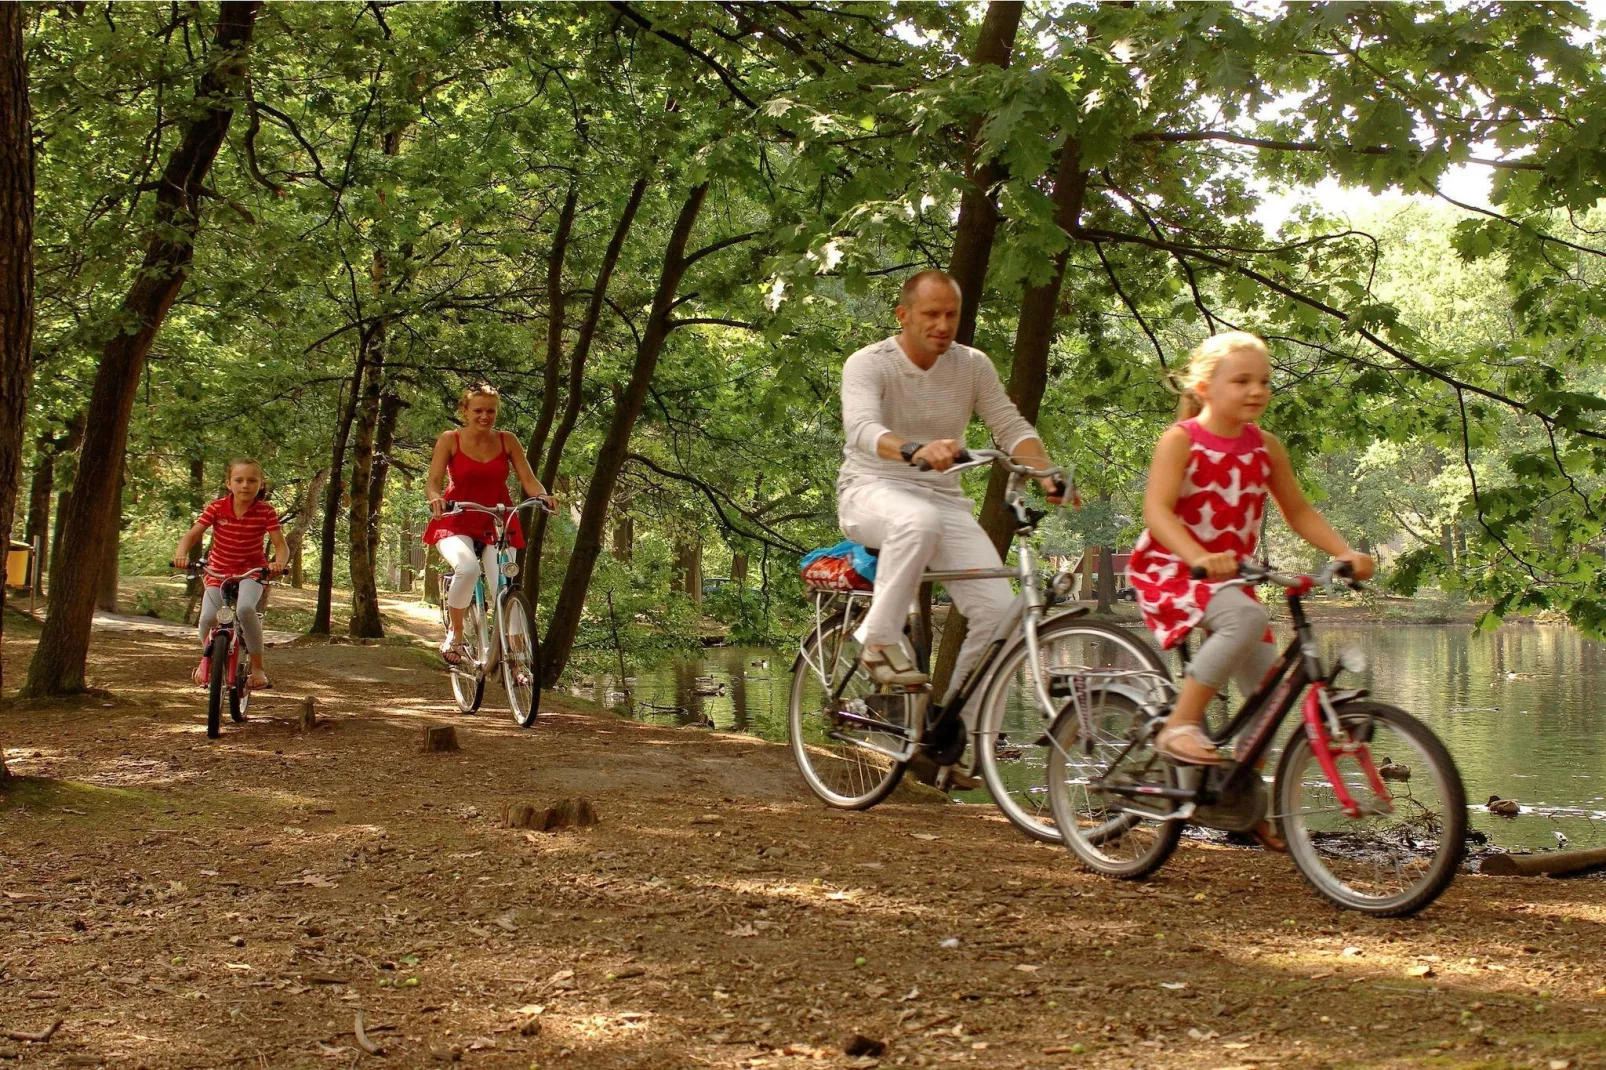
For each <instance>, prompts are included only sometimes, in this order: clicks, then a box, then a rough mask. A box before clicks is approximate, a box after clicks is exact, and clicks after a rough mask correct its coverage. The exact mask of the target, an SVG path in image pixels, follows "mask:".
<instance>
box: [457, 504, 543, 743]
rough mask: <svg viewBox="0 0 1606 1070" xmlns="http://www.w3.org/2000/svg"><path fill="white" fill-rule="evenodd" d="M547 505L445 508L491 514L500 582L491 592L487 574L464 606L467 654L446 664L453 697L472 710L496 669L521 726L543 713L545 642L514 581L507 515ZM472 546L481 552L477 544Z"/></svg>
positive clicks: (514, 563) (515, 568)
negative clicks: (472, 597) (487, 588)
mask: <svg viewBox="0 0 1606 1070" xmlns="http://www.w3.org/2000/svg"><path fill="white" fill-rule="evenodd" d="M530 508H535V509H543V510H546V511H547V512H551V510H550V509H547V506H546V503H545V502H543V501H542V500H541V499H539V498H526V499H525V500H524V501H522V502H520V503H519V504H517V505H492V506H485V505H479V504H477V503H475V502H447V503H446V507H445V509H444V512H445V513H446V514H450V513H453V512H476V513H484V514H486V515H487V516H489V517H490V518H491V519H492V521H494V522H495V524H496V539H495V542H494V544H493V545H495V547H496V560H497V584H496V592H495V594H494V596H493V595H491V594H490V593H489V592H487V590H486V584H485V577H484V576H483V575H482V576H481V577H480V580H479V583H477V584H476V585H475V586H474V600H473V601H472V602H470V603H469V604H468V608H467V609H465V610H464V611H463V632H462V635H461V636H459V638H460V639H461V640H462V642H463V645H464V646H466V647H468V651H469V656H468V657H467V658H465V659H463V660H462V661H460V662H458V663H457V664H455V665H449V666H447V668H448V669H449V670H450V672H451V677H452V697H453V698H455V699H456V700H457V708H458V709H460V710H462V711H463V712H464V713H474V712H476V711H477V710H478V709H479V708H480V703H481V702H482V701H483V700H484V698H485V681H486V679H487V678H488V677H490V676H491V675H492V674H493V673H495V672H496V670H497V669H498V668H500V669H501V670H502V686H503V688H505V689H506V691H507V704H508V708H509V709H510V710H511V711H512V713H513V720H514V721H516V722H517V723H518V724H519V726H520V727H521V728H528V727H530V725H532V724H534V723H535V719H536V716H537V715H538V714H540V712H541V681H540V674H541V645H540V642H541V641H540V639H539V638H538V637H537V635H536V629H535V614H534V613H532V612H531V611H530V604H529V602H528V601H527V600H526V599H525V597H524V595H523V594H522V593H521V592H520V591H519V590H518V589H517V588H515V587H514V586H513V583H512V581H513V580H515V579H517V578H518V574H519V566H518V562H517V561H516V560H514V557H515V554H514V552H513V549H512V547H510V546H509V545H508V539H507V536H508V531H507V526H508V520H509V519H510V518H511V517H512V516H513V515H514V514H516V513H518V512H519V511H520V510H522V509H530ZM474 551H475V553H476V555H477V554H479V553H480V552H481V547H480V545H479V544H478V543H476V544H475V547H474ZM451 582H452V574H451V572H450V571H447V572H443V573H442V574H441V592H442V594H441V626H442V627H444V628H447V629H450V627H451V624H450V621H449V620H448V618H447V615H446V612H447V611H446V595H445V591H446V589H447V588H448V587H450V586H451Z"/></svg>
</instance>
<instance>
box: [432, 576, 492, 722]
mask: <svg viewBox="0 0 1606 1070" xmlns="http://www.w3.org/2000/svg"><path fill="white" fill-rule="evenodd" d="M446 613H447V608H446V600H445V599H444V598H443V599H442V600H441V627H442V629H443V630H444V629H446V628H449V627H450V622H449V619H448V617H447V615H446ZM484 631H485V611H484V610H483V609H481V608H480V603H479V601H478V600H476V601H473V602H470V603H469V604H468V608H467V609H465V610H463V634H462V635H460V636H458V638H459V639H460V640H461V641H462V644H463V645H464V646H466V647H468V649H469V651H470V652H471V654H472V655H473V657H483V656H484V653H485V650H484V643H482V642H481V641H480V637H481V636H482V634H483V633H484ZM471 640H472V641H471ZM446 672H447V675H448V676H449V677H451V682H452V699H453V701H455V702H456V703H457V708H458V710H459V711H461V712H463V713H475V712H477V711H478V710H479V708H480V703H481V702H483V701H485V674H484V673H482V672H481V671H480V668H479V665H478V664H476V663H475V662H474V661H473V659H472V658H471V659H470V660H467V661H463V662H459V663H458V664H456V665H451V664H448V665H447V666H446Z"/></svg>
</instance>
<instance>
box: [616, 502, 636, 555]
mask: <svg viewBox="0 0 1606 1070" xmlns="http://www.w3.org/2000/svg"><path fill="white" fill-rule="evenodd" d="M635 553H636V518H635V517H633V516H631V515H630V514H629V513H628V512H626V511H625V510H624V509H621V508H618V507H615V508H614V511H613V559H614V560H615V561H618V562H619V563H620V564H623V565H628V564H630V560H631V558H633V557H634V556H635Z"/></svg>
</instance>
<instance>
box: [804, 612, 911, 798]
mask: <svg viewBox="0 0 1606 1070" xmlns="http://www.w3.org/2000/svg"><path fill="white" fill-rule="evenodd" d="M859 651H860V647H859V643H858V641H857V640H856V639H854V638H853V634H852V627H851V626H850V622H848V621H845V620H844V619H843V618H842V616H840V615H838V616H836V617H833V618H832V619H831V620H830V621H827V622H826V623H825V624H824V625H823V626H822V627H821V628H820V629H818V631H816V632H814V633H811V634H810V635H809V637H808V638H807V639H806V640H805V641H804V643H803V652H802V654H801V655H800V656H799V658H798V661H797V663H796V664H794V665H793V666H792V692H791V697H790V701H789V702H788V706H787V716H786V728H787V738H788V739H789V740H790V742H791V745H792V757H793V758H795V759H796V760H797V767H798V769H799V770H800V771H801V772H802V773H803V779H804V780H805V781H807V782H808V785H809V790H810V791H812V792H814V794H815V795H818V796H819V797H820V798H821V799H822V800H824V801H825V802H826V803H827V804H828V805H830V806H835V807H837V808H839V809H843V810H867V809H869V808H870V807H872V806H874V805H875V804H876V803H878V802H880V801H881V800H883V799H885V798H886V797H887V796H888V795H890V794H892V789H894V788H896V787H897V786H898V780H899V778H900V777H902V776H903V770H904V766H905V764H906V763H905V762H903V761H900V760H898V759H896V758H894V757H892V756H891V754H888V753H886V752H887V751H892V752H894V753H901V751H902V749H903V748H905V747H906V746H907V740H908V738H909V733H911V732H914V731H916V730H917V729H915V728H913V727H911V726H907V725H898V724H893V723H891V722H886V723H885V728H884V729H881V730H877V728H876V727H875V726H874V725H865V724H858V723H850V722H848V721H845V720H843V718H842V717H841V716H839V715H840V714H841V713H843V712H847V707H848V706H849V704H851V703H855V702H857V701H860V700H863V699H864V698H866V697H867V696H871V695H874V694H875V690H876V688H875V685H874V684H873V683H872V682H871V681H870V678H869V676H867V675H866V674H865V672H864V670H863V669H862V668H861V667H860V666H859ZM833 696H835V697H833ZM858 716H860V717H863V718H866V719H872V720H873V719H874V718H875V714H874V711H873V710H869V709H868V708H866V709H865V711H864V712H862V713H858Z"/></svg>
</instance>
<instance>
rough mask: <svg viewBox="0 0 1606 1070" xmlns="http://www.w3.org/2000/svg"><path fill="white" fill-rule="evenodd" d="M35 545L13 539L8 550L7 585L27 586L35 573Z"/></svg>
mask: <svg viewBox="0 0 1606 1070" xmlns="http://www.w3.org/2000/svg"><path fill="white" fill-rule="evenodd" d="M32 565H33V547H32V546H30V545H28V544H27V543H25V542H18V541H17V540H16V539H12V540H11V545H10V547H9V548H8V549H7V551H6V586H7V587H27V586H28V580H29V578H30V577H31V576H32V575H33V571H32Z"/></svg>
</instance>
